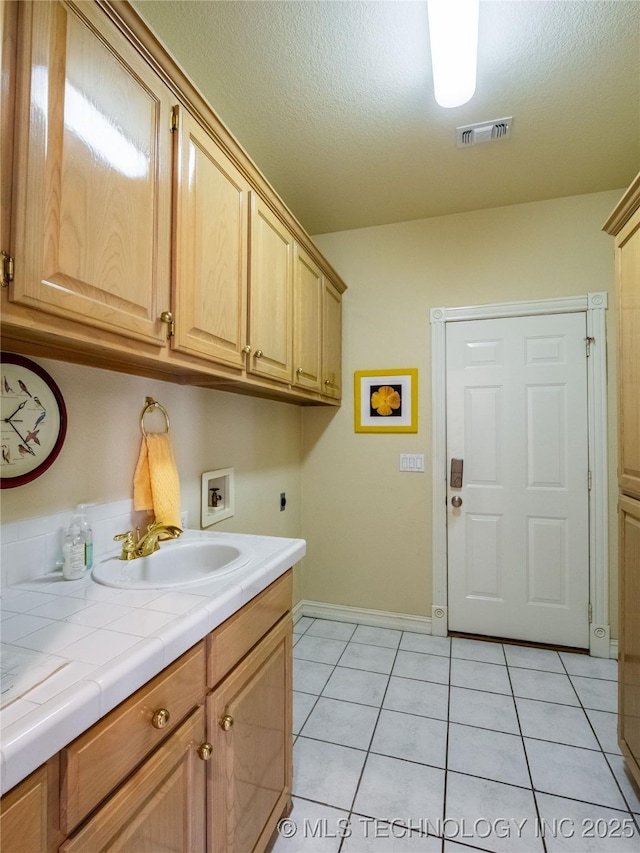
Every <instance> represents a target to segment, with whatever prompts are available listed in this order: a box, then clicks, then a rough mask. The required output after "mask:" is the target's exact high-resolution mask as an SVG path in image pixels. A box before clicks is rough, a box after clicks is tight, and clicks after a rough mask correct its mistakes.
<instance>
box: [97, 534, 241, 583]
mask: <svg viewBox="0 0 640 853" xmlns="http://www.w3.org/2000/svg"><path fill="white" fill-rule="evenodd" d="M215 537H216V534H214V533H200V532H198V531H189V530H187V531H185V532H184V533H183V534H182V536H181V537H180V538H179V539H171V540H168V541H166V542H161V543H160V550H159V551H155V552H154V553H153V554H151V555H150V556H148V557H138V559H136V560H121V559H120V558H119V557H110V558H108V559H106V560H103V561H102V562H100V563H97V564H96V565H95V567H94V569H93V573H92V576H93V580H94V581H97V582H98V583H101V584H104V585H105V586H115V587H119V588H121V589H165V588H173V587H184V586H191V585H193V584H198V583H204V582H206V581H210V580H214V579H215V578H219V577H221V576H223V575H227V574H230V573H231V572H235V571H236V570H237V569H240V568H242V567H243V566H246V564H247V563H248V562H249V560H250V559H251V557H252V554H251V552H250V551H248V550H247V549H246V548H244V547H243V546H242V545H240V544H239V543H236V542H233V543H229V542H221V541H219V540H216V538H215Z"/></svg>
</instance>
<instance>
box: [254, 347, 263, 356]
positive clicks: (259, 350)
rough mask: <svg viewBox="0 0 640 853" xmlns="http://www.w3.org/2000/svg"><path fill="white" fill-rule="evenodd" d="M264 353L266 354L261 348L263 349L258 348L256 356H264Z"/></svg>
mask: <svg viewBox="0 0 640 853" xmlns="http://www.w3.org/2000/svg"><path fill="white" fill-rule="evenodd" d="M263 355H264V353H263V352H262V350H261V349H257V350H256V351H255V357H256V358H262V356H263Z"/></svg>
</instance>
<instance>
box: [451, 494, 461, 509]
mask: <svg viewBox="0 0 640 853" xmlns="http://www.w3.org/2000/svg"><path fill="white" fill-rule="evenodd" d="M451 506H452V507H455V508H456V509H458V507H461V506H462V498H461V497H459V496H458V495H454V496H453V497H452V498H451Z"/></svg>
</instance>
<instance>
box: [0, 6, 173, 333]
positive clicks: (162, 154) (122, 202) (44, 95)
mask: <svg viewBox="0 0 640 853" xmlns="http://www.w3.org/2000/svg"><path fill="white" fill-rule="evenodd" d="M79 8H80V9H81V11H78V9H77V8H76V7H74V6H71V5H67V4H65V3H61V2H51V3H34V4H27V3H25V4H20V13H21V34H20V38H21V42H20V49H19V57H20V70H19V73H20V76H19V87H18V104H17V114H18V140H19V147H20V150H21V152H22V153H21V157H20V158H19V162H18V178H17V193H16V206H17V217H16V221H17V238H16V275H15V281H14V284H13V286H12V291H11V298H12V299H14V300H15V301H16V302H19V303H21V304H25V305H29V306H32V307H37V308H38V309H40V310H42V311H46V312H49V313H53V314H58V315H61V316H64V317H69V318H72V319H74V320H77V321H79V322H82V323H83V324H86V325H90V326H94V327H99V328H103V329H107V330H109V331H113V332H119V333H122V334H125V335H126V336H127V337H132V338H135V339H138V340H142V341H145V342H149V343H153V344H157V345H163V344H164V343H165V340H166V331H165V327H164V326H163V324H162V323H160V322H159V320H158V317H159V315H160V313H161V311H163V310H166V309H167V308H168V305H169V283H170V282H169V274H170V269H169V239H170V227H171V221H170V216H171V206H170V204H171V200H170V193H171V184H170V168H171V160H170V158H171V143H170V133H169V116H170V108H171V100H172V99H171V94H170V92H169V90H168V89H167V88H166V87H164V86H163V84H162V83H161V82H160V81H159V79H157V78H156V77H155V75H154V74H153V73H152V71H151V69H150V68H149V67H148V66H147V65H146V63H145V62H144V61H143V60H142V59H141V58H140V57H139V56H138V54H137V53H136V52H135V51H134V50H133V48H132V47H131V45H129V44H128V42H126V40H125V39H124V37H123V36H122V34H121V33H120V32H119V31H118V30H117V29H116V27H115V26H114V25H113V24H112V23H111V22H110V21H109V20H108V19H107V18H106V16H105V15H104V13H102V12H101V11H100V10H99V9H98V8H97V6H93V5H92V4H83V5H82V6H81V7H79ZM105 39H108V42H109V44H107V43H106V41H105Z"/></svg>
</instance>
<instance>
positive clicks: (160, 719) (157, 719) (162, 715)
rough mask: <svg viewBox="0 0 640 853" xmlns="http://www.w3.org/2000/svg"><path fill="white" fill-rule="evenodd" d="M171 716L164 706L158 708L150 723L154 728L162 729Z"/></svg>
mask: <svg viewBox="0 0 640 853" xmlns="http://www.w3.org/2000/svg"><path fill="white" fill-rule="evenodd" d="M170 718H171V714H170V713H169V712H168V711H167V709H166V708H159V709H158V710H157V711H156V712H155V713H154V715H153V717H152V718H151V725H152V726H153V728H154V729H163V728H164V727H165V726H166V725H167V723H168V722H169V720H170Z"/></svg>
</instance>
